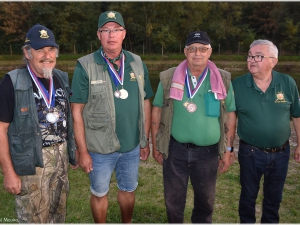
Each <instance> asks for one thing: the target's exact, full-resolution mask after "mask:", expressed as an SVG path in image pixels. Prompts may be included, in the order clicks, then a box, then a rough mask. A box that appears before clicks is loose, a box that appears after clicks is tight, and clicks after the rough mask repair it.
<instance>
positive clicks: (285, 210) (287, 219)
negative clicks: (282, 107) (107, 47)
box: [0, 55, 300, 223]
mask: <svg viewBox="0 0 300 225" xmlns="http://www.w3.org/2000/svg"><path fill="white" fill-rule="evenodd" d="M78 57H80V55H75V56H72V55H69V56H65V55H61V56H60V57H59V59H58V65H59V66H61V67H63V68H70V70H72V68H74V66H75V63H76V59H77V58H78ZM21 58H22V57H21V56H12V57H11V56H0V70H5V69H3V68H11V67H14V66H16V65H19V64H21V63H22V62H21ZM144 60H145V62H146V64H147V66H148V67H150V68H153V70H155V71H159V70H160V69H161V68H164V67H169V66H175V65H177V64H178V62H180V61H181V60H183V57H182V56H178V55H174V56H169V57H168V58H166V57H165V58H162V57H161V56H157V55H154V56H145V57H144ZM212 60H216V61H217V62H218V63H216V64H217V65H218V66H220V67H221V68H231V69H232V71H234V70H235V68H241V67H243V68H244V67H245V65H246V63H245V61H244V58H243V56H214V55H213V58H212ZM299 60H300V57H299V56H287V57H281V58H279V62H280V64H281V65H282V68H281V69H282V70H283V71H282V72H284V70H285V68H286V70H287V72H286V73H288V72H289V70H290V69H291V68H289V65H292V66H293V67H294V69H296V71H297V70H298V69H299V68H300V65H299V63H298V62H299ZM281 62H282V63H281ZM280 64H279V65H280ZM294 74H295V75H294V76H293V77H294V78H295V79H296V78H298V76H299V75H298V72H294ZM153 76H154V75H153ZM157 76H158V73H157V74H156V75H155V78H154V79H157ZM150 78H151V77H150ZM0 79H1V76H0ZM152 86H154V85H153V84H152ZM298 87H299V86H298ZM154 88H155V87H154ZM290 140H291V144H292V148H291V151H292V152H293V150H294V146H295V132H294V131H293V132H292V136H291V138H290ZM237 143H238V141H237V138H236V141H235V147H236V149H237V147H238V144H237ZM299 170H300V164H298V163H295V162H294V160H293V158H292V154H291V160H290V163H289V172H288V177H287V180H286V183H285V187H284V192H283V201H282V204H281V208H280V217H281V220H280V222H281V223H299V221H300V197H299V195H300V173H299ZM69 179H70V193H69V196H68V201H67V218H66V223H93V218H92V215H91V210H90V205H89V198H90V191H89V179H88V176H87V174H85V173H84V172H83V171H82V170H81V169H77V170H70V171H69ZM110 187H111V189H110V192H109V195H108V196H109V211H108V216H107V222H109V223H119V222H120V212H119V206H118V203H117V199H116V193H117V187H116V180H115V177H114V176H113V179H112V181H111V186H110ZM239 193H240V184H239V165H238V162H235V163H234V164H233V165H232V166H231V167H230V169H229V171H228V172H226V173H224V174H219V175H218V179H217V190H216V201H215V211H214V214H213V222H214V223H238V222H239V218H238V211H237V210H238V201H239ZM261 202H262V191H261V190H260V193H259V197H258V199H257V206H256V212H257V218H258V219H257V222H259V216H260V215H261ZM192 208H193V191H192V187H191V185H189V190H188V195H187V203H186V209H185V223H191V220H190V216H191V212H192ZM14 219H16V216H15V212H14V196H13V195H11V194H9V193H7V192H6V191H5V190H4V188H3V175H2V171H1V169H0V223H9V222H14V223H16V221H15V220H14ZM132 222H133V223H167V218H166V212H165V205H164V197H163V185H162V168H161V166H160V165H159V164H157V163H156V162H155V161H154V160H153V158H152V156H150V157H149V159H148V160H147V161H146V162H141V163H140V173H139V185H138V188H137V190H136V204H135V210H134V216H133V221H132Z"/></svg>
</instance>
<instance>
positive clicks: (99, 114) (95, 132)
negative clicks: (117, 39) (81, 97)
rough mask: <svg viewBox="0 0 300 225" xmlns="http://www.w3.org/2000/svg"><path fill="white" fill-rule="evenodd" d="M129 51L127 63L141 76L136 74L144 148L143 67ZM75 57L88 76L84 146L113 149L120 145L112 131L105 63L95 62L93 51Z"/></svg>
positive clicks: (104, 150)
mask: <svg viewBox="0 0 300 225" xmlns="http://www.w3.org/2000/svg"><path fill="white" fill-rule="evenodd" d="M129 53H130V54H131V55H132V57H133V58H134V61H132V62H131V63H130V66H131V68H132V70H133V72H134V73H135V74H138V75H140V76H141V77H140V76H136V79H137V83H138V88H139V101H140V102H139V105H140V107H139V109H138V110H139V111H140V113H139V115H140V118H138V119H139V130H140V137H139V139H140V146H141V148H145V147H146V145H147V138H146V133H145V128H144V124H145V113H144V97H145V94H146V93H145V91H144V67H143V64H142V60H141V58H140V57H139V56H138V55H135V54H133V53H131V52H129ZM78 61H79V62H80V64H81V65H82V67H83V68H84V69H85V71H86V73H87V75H88V77H89V97H88V102H87V103H86V104H85V107H84V110H83V119H84V127H85V138H86V144H87V148H88V150H89V151H91V152H96V153H101V154H109V153H112V152H116V151H118V150H119V149H120V147H121V146H120V142H119V139H118V137H117V135H116V132H115V129H116V115H115V105H114V95H113V89H112V84H111V80H110V75H109V73H108V71H107V70H106V71H104V70H103V66H104V65H101V64H97V63H96V62H95V60H94V53H92V54H89V55H87V56H84V57H82V58H79V59H78Z"/></svg>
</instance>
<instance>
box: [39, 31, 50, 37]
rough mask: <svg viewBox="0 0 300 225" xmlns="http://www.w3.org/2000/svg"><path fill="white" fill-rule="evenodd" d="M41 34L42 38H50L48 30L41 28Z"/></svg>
mask: <svg viewBox="0 0 300 225" xmlns="http://www.w3.org/2000/svg"><path fill="white" fill-rule="evenodd" d="M40 34H41V36H40V38H48V37H49V35H48V34H47V31H46V30H40Z"/></svg>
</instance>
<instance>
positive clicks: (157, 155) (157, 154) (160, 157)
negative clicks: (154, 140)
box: [152, 149, 164, 165]
mask: <svg viewBox="0 0 300 225" xmlns="http://www.w3.org/2000/svg"><path fill="white" fill-rule="evenodd" d="M152 156H153V158H154V159H155V160H156V162H158V163H159V164H160V165H162V164H163V160H164V158H163V155H162V154H161V153H160V152H159V151H157V150H154V149H152Z"/></svg>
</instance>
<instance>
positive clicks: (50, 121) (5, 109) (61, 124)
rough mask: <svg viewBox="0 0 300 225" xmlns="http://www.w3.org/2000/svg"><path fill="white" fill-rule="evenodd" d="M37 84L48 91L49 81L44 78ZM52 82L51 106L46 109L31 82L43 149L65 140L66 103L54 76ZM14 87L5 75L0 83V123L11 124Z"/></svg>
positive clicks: (67, 108)
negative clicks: (53, 96)
mask: <svg viewBox="0 0 300 225" xmlns="http://www.w3.org/2000/svg"><path fill="white" fill-rule="evenodd" d="M38 80H39V82H40V83H41V84H42V85H43V86H44V87H46V90H49V89H48V87H49V80H48V79H45V78H38ZM53 81H54V95H55V99H54V101H53V106H51V107H49V108H48V107H47V106H46V103H45V101H44V99H43V97H42V95H41V92H40V91H39V90H38V89H37V87H36V85H35V83H34V82H33V81H32V86H33V96H34V99H35V103H36V108H37V113H38V120H39V127H40V130H41V132H42V139H43V147H47V146H50V145H52V144H54V143H60V142H64V141H66V140H67V115H68V110H69V107H68V102H67V98H66V94H67V93H65V92H64V90H63V88H62V87H61V85H60V83H59V81H58V79H57V78H56V76H54V77H53ZM14 96H15V95H14V87H13V84H12V81H11V79H10V77H9V76H8V75H5V76H4V78H3V79H2V80H1V83H0V108H1V110H0V121H2V122H6V123H11V122H12V120H13V115H14V105H15V97H14Z"/></svg>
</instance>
